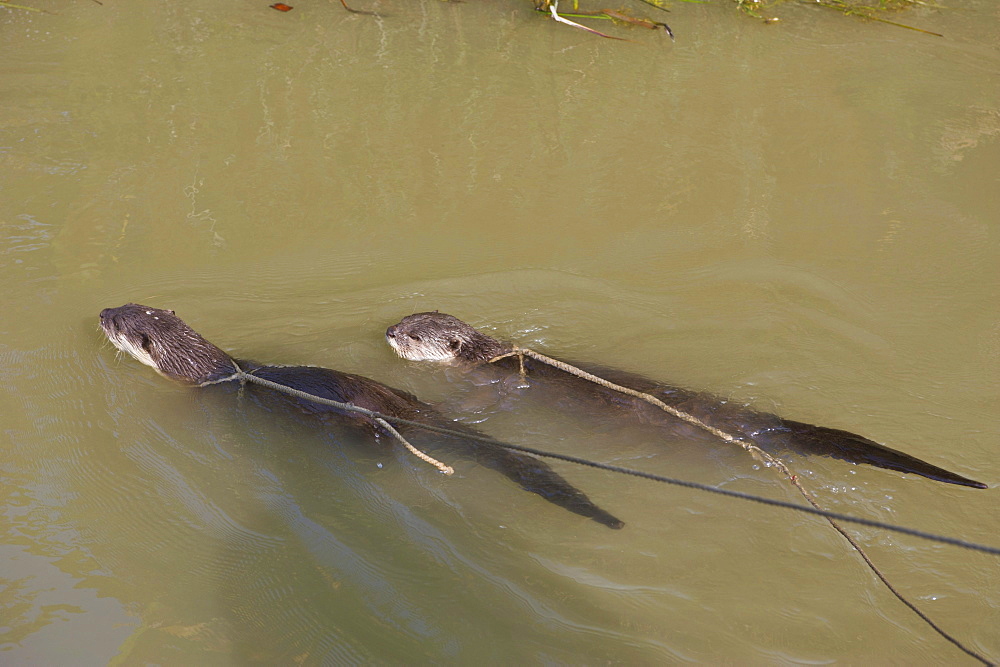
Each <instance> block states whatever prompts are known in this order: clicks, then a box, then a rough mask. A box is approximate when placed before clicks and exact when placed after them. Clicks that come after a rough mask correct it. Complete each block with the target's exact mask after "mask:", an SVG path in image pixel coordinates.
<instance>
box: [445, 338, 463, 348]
mask: <svg viewBox="0 0 1000 667" xmlns="http://www.w3.org/2000/svg"><path fill="white" fill-rule="evenodd" d="M461 344H462V341H460V340H459V339H457V338H452V339H451V340H450V341H448V347H450V348H451V349H453V350H457V349H458V346H459V345H461Z"/></svg>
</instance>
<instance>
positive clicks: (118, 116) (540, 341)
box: [0, 0, 1000, 665]
mask: <svg viewBox="0 0 1000 667" xmlns="http://www.w3.org/2000/svg"><path fill="white" fill-rule="evenodd" d="M31 4H34V5H36V6H42V5H41V4H40V3H31ZM354 4H357V5H359V6H360V3H359V2H355V3H354ZM528 5H529V3H528V2H519V1H514V0H505V1H497V2H478V3H474V2H467V3H460V4H455V3H444V2H439V1H438V0H410V1H409V2H389V1H388V0H383V1H381V2H380V3H379V4H378V8H379V9H380V10H383V11H385V12H386V13H387V14H388V15H387V16H385V17H383V18H381V19H373V18H371V17H363V16H354V15H350V14H347V13H346V12H344V11H343V10H342V9H341V8H340V6H339V3H335V2H331V3H313V4H311V5H297V6H296V7H295V9H294V10H293V11H291V12H289V13H287V14H282V13H279V12H276V11H273V10H271V9H268V8H267V3H266V2H262V3H260V4H259V5H252V4H247V3H235V2H228V3H227V2H213V3H201V4H198V5H195V4H191V3H116V2H108V1H107V0H105V2H104V4H97V3H94V2H79V3H74V4H69V5H67V4H59V5H51V7H52V8H53V9H54V10H57V11H58V14H55V15H46V14H37V13H28V12H24V11H9V10H4V9H0V12H2V13H0V63H2V65H0V68H2V71H3V75H2V76H0V169H2V172H0V173H2V178H0V225H2V227H0V229H2V241H0V243H2V245H0V287H2V289H3V292H4V294H5V296H4V301H3V304H4V308H3V318H2V320H0V322H2V324H0V332H2V338H0V360H2V364H0V372H2V374H3V375H2V377H3V381H4V384H5V385H6V387H7V391H6V392H4V393H3V394H2V396H3V398H0V401H2V403H0V411H2V413H3V415H4V417H3V423H4V427H3V437H2V440H0V443H2V445H0V446H2V454H3V455H2V457H0V494H2V508H3V518H2V520H0V531H2V532H0V558H2V559H3V562H4V563H5V566H4V568H3V569H2V571H0V662H3V663H4V664H24V665H27V664H50V665H55V664H73V665H81V664H105V663H108V662H110V661H114V660H118V661H120V662H121V663H122V664H144V663H156V664H243V663H250V662H257V663H265V664H290V663H297V662H298V663H304V664H336V663H351V662H381V663H403V662H408V663H409V662H444V663H456V664H457V663H463V664H471V663H475V662H480V663H482V662H487V663H506V664H514V663H534V664H537V663H603V662H619V663H627V664H654V663H656V664H661V663H664V662H683V661H693V662H736V663H756V664H764V663H774V662H784V663H792V662H843V663H870V662H873V661H878V662H899V663H908V664H912V663H932V662H933V663H949V664H952V663H955V664H957V663H959V661H961V660H963V659H964V657H963V655H962V654H961V653H960V652H959V651H958V650H957V649H955V648H954V647H953V646H951V645H950V644H948V643H947V642H945V641H944V640H942V639H941V638H940V637H939V636H937V635H935V634H934V633H933V632H931V631H930V630H929V629H928V628H927V626H925V625H924V624H922V623H921V622H920V621H919V620H918V619H917V618H916V617H915V616H914V615H913V614H912V613H911V612H910V611H908V610H907V609H905V608H904V607H903V606H902V605H901V604H900V603H898V602H897V601H896V600H895V599H894V598H892V596H891V595H890V594H889V593H888V592H887V591H886V590H885V588H884V587H883V586H882V585H881V584H880V583H879V582H878V581H877V580H876V579H875V578H874V576H873V575H872V574H871V573H870V572H869V571H868V570H867V569H866V568H865V567H864V566H863V564H862V563H861V561H860V560H859V558H858V557H857V556H856V555H855V554H853V553H852V552H851V551H850V549H849V547H848V546H847V545H846V543H845V542H844V541H843V539H842V538H840V537H839V536H838V535H837V534H836V533H834V532H833V531H832V530H831V529H830V528H829V526H828V525H826V524H825V523H823V522H821V521H819V520H816V519H813V518H809V517H805V516H799V515H794V514H790V513H787V512H782V511H778V510H771V509H765V508H760V507H756V506H750V505H747V504H745V503H739V502H736V501H732V500H727V499H724V498H717V497H714V496H705V495H703V494H697V493H695V492H692V491H686V490H683V489H677V488H671V487H664V486H659V485H656V484H653V483H650V482H646V481H642V480H636V479H630V478H622V477H619V476H613V475H610V474H606V473H602V472H599V471H596V470H590V469H583V468H574V467H570V466H568V465H563V464H557V466H558V468H559V470H560V471H561V472H563V473H564V474H565V475H566V476H567V477H568V478H570V479H571V480H572V481H573V482H574V483H576V484H577V485H578V486H580V487H581V488H583V489H585V490H586V491H587V492H588V493H589V494H590V495H591V497H593V498H594V499H595V500H597V501H598V502H599V503H600V504H602V505H603V506H605V507H607V508H608V509H610V510H613V511H614V513H615V514H617V515H618V516H621V517H622V518H623V519H625V521H626V522H627V523H628V526H627V527H626V528H625V529H624V530H622V531H615V532H612V531H609V530H607V529H605V528H603V527H601V526H599V525H597V524H595V523H592V522H588V521H585V520H582V519H577V518H576V517H575V516H572V515H569V514H567V513H565V512H563V511H561V510H559V509H558V508H555V507H553V506H551V505H549V504H547V503H545V502H544V501H543V500H541V499H539V498H537V497H536V496H532V495H529V494H526V493H524V492H522V491H520V490H518V489H517V488H515V487H514V486H513V485H511V484H509V483H508V482H507V481H506V480H504V479H502V478H501V477H500V476H498V475H496V474H494V473H491V472H490V471H488V470H482V469H478V468H475V467H472V466H469V465H464V466H460V470H459V474H458V475H456V476H455V477H454V478H444V477H442V476H440V475H439V474H437V473H435V472H434V471H433V470H432V469H430V468H429V467H426V466H425V465H423V464H421V463H419V462H417V461H415V460H414V459H413V458H412V457H409V456H408V455H405V454H402V453H396V452H390V453H386V452H384V451H380V450H377V449H373V448H371V447H370V446H369V445H368V443H365V442H356V441H340V440H338V439H336V438H334V437H333V436H330V435H328V434H324V433H321V432H319V431H318V430H317V429H315V428H313V426H311V425H310V424H308V423H305V422H301V421H295V420H291V421H289V422H278V423H276V422H275V420H274V419H273V416H271V415H268V414H261V413H258V412H255V411H254V410H253V409H252V405H248V404H247V403H246V402H241V401H239V400H237V399H236V398H235V397H234V396H232V395H227V394H221V393H213V392H206V391H198V390H194V389H187V388H183V387H180V386H178V385H175V384H172V383H170V382H168V381H167V380H164V379H162V378H160V377H159V376H157V375H155V373H153V372H152V371H151V370H150V369H149V368H146V367H143V366H140V365H139V364H138V363H135V362H133V361H131V360H126V359H117V358H116V355H115V353H114V350H113V349H112V348H111V347H110V346H109V345H107V344H106V343H105V342H104V339H103V336H102V335H101V334H100V333H99V332H98V330H97V314H98V313H99V312H100V310H101V309H102V308H104V307H108V306H117V305H120V304H122V303H125V302H127V301H137V302H140V303H147V304H150V305H155V306H159V307H165V308H173V309H176V310H177V312H178V314H179V315H181V316H182V317H184V318H185V319H186V320H187V321H188V322H189V323H190V324H191V325H192V326H193V327H194V328H195V329H197V330H198V331H200V332H201V333H203V334H204V335H205V336H206V337H208V338H209V339H210V340H212V341H214V342H216V343H217V344H219V345H221V346H222V347H223V348H225V349H227V350H229V351H232V352H233V353H234V354H239V355H243V356H249V357H253V358H256V359H259V360H262V361H270V362H275V363H286V364H293V363H307V364H317V365H325V366H329V367H334V368H338V369H341V370H347V371H352V372H361V373H364V374H366V375H369V376H371V377H374V378H376V379H379V380H381V381H384V382H387V383H389V384H392V385H394V386H400V387H404V388H406V389H408V390H411V391H414V392H416V393H418V394H420V395H421V396H422V397H425V398H426V399H428V400H437V401H442V402H444V404H445V405H447V406H450V409H451V410H452V411H453V412H454V413H455V414H456V415H458V414H459V413H461V416H463V417H464V418H466V419H467V420H471V421H480V422H482V423H481V424H480V426H481V428H482V429H483V430H485V431H487V432H489V433H490V434H492V435H495V436H499V437H502V438H506V439H508V440H511V441H514V442H518V443H522V444H528V445H534V446H539V447H543V448H550V449H554V450H558V451H563V452H568V453H575V454H578V455H581V456H585V457H590V458H594V459H597V460H601V461H606V462H611V463H616V464H619V465H627V466H631V467H637V468H641V469H644V470H649V471H651V472H657V473H661V474H667V475H671V476H676V477H681V478H685V479H691V480H696V481H701V482H706V483H711V484H718V485H722V486H724V487H725V488H729V489H734V490H741V491H748V492H753V493H760V494H763V495H767V496H770V497H777V498H783V499H788V500H792V501H799V500H800V498H799V496H798V495H797V494H796V493H795V492H794V490H792V489H790V488H789V486H788V484H787V483H785V482H784V481H783V480H782V479H781V478H780V477H779V476H778V475H777V474H776V473H774V472H773V471H771V470H767V469H759V466H756V465H755V462H754V461H752V460H750V459H749V458H748V457H747V456H746V455H745V454H744V453H743V452H741V451H732V449H731V448H728V447H726V446H724V445H721V444H720V445H718V446H715V447H711V448H700V447H690V446H688V447H683V446H680V447H679V446H676V444H675V445H670V444H668V443H664V442H660V441H658V439H657V438H656V437H655V436H652V435H650V433H649V432H648V431H644V430H643V429H641V428H639V427H630V426H628V425H623V424H620V423H616V422H609V421H607V420H604V421H602V420H601V419H600V417H599V416H597V417H596V418H588V419H584V418H583V416H581V415H579V414H576V415H574V414H573V413H572V411H570V412H568V413H565V414H563V415H559V414H555V413H553V411H552V410H550V409H549V408H547V407H545V406H534V407H533V406H531V405H530V404H526V403H525V402H524V401H521V402H519V403H518V410H517V411H512V410H510V409H508V407H507V406H505V405H500V406H497V405H493V404H490V403H489V402H488V401H480V402H479V403H477V402H476V399H477V398H479V397H480V396H479V394H478V393H477V391H476V390H470V389H469V388H468V386H467V385H466V384H465V383H464V382H463V381H462V378H461V377H460V376H457V375H454V374H448V373H443V372H442V371H441V370H440V369H435V368H428V367H423V366H419V365H416V364H407V363H403V362H401V361H399V360H397V359H396V358H395V357H394V356H393V354H392V353H391V351H390V350H389V348H388V346H386V345H385V343H384V342H383V339H382V332H383V331H384V329H385V327H386V326H387V325H389V324H392V323H393V322H395V321H397V320H398V319H399V318H400V317H402V316H403V315H406V314H408V313H411V312H414V311H417V310H428V309H435V308H438V309H441V310H444V311H446V312H451V313H453V314H455V315H458V316H459V317H462V318H463V319H466V320H468V321H470V322H472V323H473V324H475V325H477V326H480V327H482V328H484V329H487V330H490V331H492V332H495V333H496V334H497V335H500V336H502V337H505V338H509V339H513V340H516V341H518V342H521V343H524V344H528V345H530V346H532V347H535V348H536V349H539V350H542V351H547V352H550V353H553V354H557V355H562V356H567V357H572V358H576V359H588V360H591V361H595V362H602V363H605V364H609V365H615V366H619V367H622V368H627V369H631V370H636V371H640V372H642V373H644V374H646V375H649V376H651V377H655V378H659V379H662V380H665V381H671V382H674V383H677V384H681V385H685V386H689V387H695V388H699V389H707V390H711V391H714V392H716V393H719V394H723V395H727V396H731V397H733V398H734V399H737V400H742V401H750V402H752V403H754V404H755V405H758V406H760V407H762V408H764V409H768V410H773V411H777V412H780V413H782V414H784V415H787V416H789V417H793V418H797V419H801V420H804V421H810V422H816V423H822V424H826V425H830V426H835V427H840V428H846V429H850V430H853V431H857V432H860V433H864V434H866V435H868V436H870V437H873V438H875V439H878V440H880V441H883V442H885V443H887V444H889V445H890V446H893V447H896V448H899V449H903V450H905V451H907V452H910V453H912V454H915V455H917V456H920V457H922V458H925V459H928V460H931V461H933V462H935V463H938V464H940V465H942V466H944V467H946V468H949V469H952V470H955V471H957V472H960V473H962V474H966V475H968V476H971V477H974V478H976V479H979V480H982V481H984V482H987V483H988V484H990V486H991V487H994V488H991V489H989V490H986V491H975V490H970V489H964V488H957V487H952V486H948V485H944V484H938V483H933V482H929V481H927V480H924V479H920V478H916V477H912V476H910V477H904V476H902V475H899V474H896V473H893V472H888V471H882V470H874V469H866V468H860V467H852V466H849V465H847V464H843V463H839V462H836V461H827V460H808V459H795V460H793V461H792V465H793V467H794V469H795V470H796V472H798V473H799V474H800V475H802V476H803V479H804V480H805V482H806V484H807V485H808V486H809V488H810V489H812V490H813V491H814V492H815V493H816V495H817V496H818V497H819V499H820V501H821V502H822V503H823V504H824V505H825V506H828V507H830V508H831V509H834V510H837V511H842V512H848V513H852V514H856V515H860V516H864V517H870V518H876V519H881V520H885V521H891V522H896V523H902V524H906V525H910V526H914V527H918V528H922V529H924V530H929V531H935V532H942V533H946V534H949V535H953V536H960V537H965V538H968V539H971V540H975V541H979V542H987V543H992V544H996V543H997V537H996V536H997V534H998V532H1000V531H998V529H1000V518H998V517H1000V515H998V513H997V511H996V508H997V502H996V498H997V492H996V488H995V487H996V486H997V485H1000V463H998V457H997V451H998V449H997V442H998V420H997V414H998V407H1000V391H998V385H997V380H996V379H997V377H998V372H1000V313H998V309H997V305H996V304H997V294H998V288H1000V269H998V268H997V267H998V265H1000V241H998V235H1000V224H998V211H1000V197H998V193H1000V183H998V173H1000V172H998V166H1000V46H998V45H1000V42H998V40H997V34H998V30H1000V10H998V8H997V5H996V4H995V3H993V2H992V1H989V0H982V1H980V2H975V1H967V2H960V3H958V4H957V5H956V6H954V7H953V8H951V9H948V10H942V11H932V10H929V9H921V10H919V11H914V12H908V13H906V14H905V15H903V16H900V17H899V18H901V19H903V20H905V21H907V22H909V23H912V24H915V25H919V26H921V27H924V28H928V29H931V30H935V31H937V32H942V33H944V35H945V37H944V38H932V37H929V36H925V35H921V34H918V33H914V32H910V31H906V30H902V29H898V28H892V27H888V26H884V25H877V24H869V23H863V22H859V21H856V20H852V19H846V18H843V17H840V16H838V15H836V14H834V13H832V12H830V13H824V12H822V11H821V10H819V9H816V10H813V9H811V8H804V7H800V8H797V9H796V8H794V7H792V8H788V9H786V10H784V12H783V16H784V17H785V20H784V21H783V22H782V23H780V24H778V25H763V24H762V23H759V22H756V21H753V20H750V19H746V18H743V17H740V16H738V15H737V14H735V13H734V12H733V11H732V10H731V8H729V7H726V6H722V5H718V4H716V5H695V4H684V3H677V4H675V5H674V6H673V8H672V10H673V11H672V12H671V13H670V14H669V15H668V16H667V19H668V22H669V23H670V24H671V27H672V28H673V29H674V31H675V33H676V34H677V42H676V43H675V44H670V43H669V41H667V40H665V38H664V37H663V36H662V35H660V34H655V33H651V32H646V31H638V30H636V31H634V32H625V31H623V30H622V29H619V33H618V34H623V35H626V36H629V37H630V38H632V39H634V40H635V43H622V42H611V41H608V40H600V39H598V38H596V37H593V36H590V35H586V34H584V33H582V32H578V31H573V30H571V29H569V28H564V27H560V26H556V25H554V24H553V23H552V22H550V21H547V20H543V19H542V18H540V17H537V16H534V15H532V14H531V13H530V12H529V11H528ZM46 6H50V5H46ZM634 9H635V11H636V12H649V11H652V10H648V9H643V7H642V6H640V5H636V6H635V7H634ZM607 29H609V30H613V29H615V28H613V27H608V28H607ZM591 417H593V416H591ZM852 532H854V533H855V534H857V535H858V536H859V538H860V540H861V541H862V543H863V544H864V545H865V547H866V548H868V549H869V550H870V553H871V555H872V557H873V559H874V560H875V561H876V562H877V563H878V564H879V565H880V566H881V567H883V569H884V570H885V572H886V574H887V576H888V577H890V579H891V580H892V581H893V582H894V583H895V585H896V586H897V587H898V588H899V589H900V590H901V591H903V592H904V593H905V594H906V595H908V596H909V597H910V598H911V599H913V600H914V601H915V602H916V603H917V604H918V605H919V606H920V607H921V608H922V609H924V610H925V611H926V612H927V613H929V614H930V615H931V616H932V617H933V618H934V619H935V620H936V621H937V622H938V623H939V624H940V625H941V626H943V627H944V628H945V629H946V630H948V631H950V632H952V633H954V634H955V635H956V636H957V637H958V638H959V639H961V640H962V641H964V642H966V643H967V644H968V645H969V646H970V647H971V648H973V649H974V650H977V651H979V652H981V653H983V654H986V655H987V656H990V657H991V658H992V659H994V660H997V659H1000V632H998V631H997V628H998V627H1000V585H998V583H997V582H998V581H1000V576H998V575H1000V564H998V561H997V559H996V558H992V557H989V556H985V555H981V554H976V553H972V552H969V551H963V550H959V549H955V548H951V547H945V546H938V545H933V544H930V543H927V542H922V541H918V540H916V539H912V538H905V537H901V536H897V535H887V534H884V533H881V532H879V531H875V530H869V529H856V530H853V531H852Z"/></svg>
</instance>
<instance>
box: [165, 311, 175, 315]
mask: <svg viewBox="0 0 1000 667" xmlns="http://www.w3.org/2000/svg"><path fill="white" fill-rule="evenodd" d="M167 312H168V313H170V314H171V315H176V314H177V313H175V312H174V311H172V310H168V311H167Z"/></svg>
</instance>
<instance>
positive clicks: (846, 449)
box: [781, 419, 986, 489]
mask: <svg viewBox="0 0 1000 667" xmlns="http://www.w3.org/2000/svg"><path fill="white" fill-rule="evenodd" d="M781 425H782V426H783V427H784V428H787V429H788V431H789V432H790V436H791V438H790V439H791V443H792V446H793V447H795V449H797V450H799V451H802V452H805V453H809V454H820V455H822V456H832V457H833V458H837V459H842V460H844V461H850V462H851V463H867V464H868V465H872V466H876V467H879V468H888V469H889V470H898V471H899V472H908V473H913V474H914V475H922V476H924V477H928V478H930V479H935V480H937V481H939V482H948V483H949V484H960V485H962V486H971V487H973V488H976V489H985V488H986V485H985V484H983V483H982V482H977V481H975V480H971V479H969V478H967V477H962V476H961V475H958V474H956V473H953V472H950V471H948V470H945V469H944V468H939V467H937V466H936V465H932V464H930V463H927V462H926V461H921V460H920V459H918V458H917V457H915V456H910V455H909V454H904V453H903V452H899V451H896V450H895V449H890V448H889V447H886V446H885V445H880V444H878V443H877V442H874V441H872V440H869V439H868V438H863V437H861V436H860V435H857V434H855V433H850V432H849V431H841V430H840V429H836V428H826V427H825V426H813V425H812V424H804V423H802V422H797V421H792V420H790V419H782V420H781Z"/></svg>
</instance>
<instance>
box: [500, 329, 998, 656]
mask: <svg viewBox="0 0 1000 667" xmlns="http://www.w3.org/2000/svg"><path fill="white" fill-rule="evenodd" d="M511 356H517V358H518V362H519V363H520V373H521V378H522V380H523V379H524V378H525V370H524V357H526V356H527V357H531V358H532V359H536V360H538V361H541V362H543V363H546V364H549V365H550V366H553V367H555V368H558V369H559V370H561V371H564V372H566V373H569V374H570V375H575V376H577V377H579V378H582V379H584V380H588V381H590V382H593V383H595V384H598V385H600V386H602V387H606V388H608V389H611V390H613V391H617V392H619V393H622V394H626V395H628V396H633V397H635V398H638V399H641V400H643V401H645V402H646V403H650V404H651V405H655V406H656V407H658V408H660V409H661V410H663V411H664V412H667V413H669V414H671V415H673V416H674V417H677V418H678V419H680V420H682V421H685V422H687V423H688V424H692V425H694V426H697V427H698V428H700V429H703V430H705V431H708V432H709V433H711V434H712V435H714V436H716V437H717V438H720V439H722V440H724V441H726V442H728V443H732V444H736V445H739V446H740V447H742V448H743V449H745V450H746V451H747V452H749V453H750V454H751V455H752V456H754V457H755V458H758V459H761V460H762V461H764V462H765V464H767V465H769V466H774V467H776V468H777V469H778V470H780V471H781V473H782V474H783V475H785V477H786V478H788V481H789V482H791V483H792V485H793V486H795V488H796V489H798V490H799V493H801V494H802V497H803V498H805V499H806V501H807V502H808V503H809V504H810V505H812V506H813V508H814V509H815V510H817V511H818V512H821V513H822V516H823V518H825V519H826V520H827V522H828V523H829V524H830V525H831V526H832V527H833V529H834V530H836V531H837V532H838V533H840V534H841V536H842V537H843V538H844V539H845V540H847V542H848V543H849V544H850V545H851V546H852V547H854V550H855V551H857V552H858V555H859V556H861V558H862V560H864V562H865V564H866V565H867V566H868V569H870V570H871V571H872V572H873V573H874V574H875V576H876V577H878V578H879V580H881V582H882V583H883V584H885V587H886V588H888V589H889V592H890V593H892V594H893V595H894V596H896V599H897V600H899V601H900V602H902V603H903V604H904V605H906V606H907V607H908V608H909V609H910V611H912V612H913V613H914V614H916V615H917V616H918V617H919V618H920V620H922V621H923V622H924V623H926V624H927V625H929V626H930V627H931V628H932V629H933V630H934V631H935V632H937V633H938V634H939V635H940V636H941V637H943V638H944V639H946V640H948V641H949V642H951V643H952V644H954V645H955V646H956V647H957V648H959V649H960V650H962V651H963V652H965V653H966V654H968V655H969V656H971V657H973V658H975V659H976V660H978V661H980V662H982V663H983V664H985V665H989V664H992V663H991V662H989V661H988V660H987V659H986V658H984V657H983V656H981V655H979V654H978V653H976V652H975V651H973V650H972V649H969V648H967V647H966V646H965V645H963V644H962V643H961V642H960V641H959V640H958V639H956V638H955V637H953V636H951V635H950V634H948V633H947V632H946V631H945V630H944V629H942V628H941V627H940V626H938V625H937V624H936V623H934V621H932V620H931V619H930V618H929V617H928V616H927V615H926V614H925V613H924V612H922V611H921V610H920V609H918V608H917V607H916V606H915V605H914V604H913V603H912V602H910V601H909V600H908V599H906V597H904V596H903V594H902V593H900V592H899V591H898V590H896V587H895V586H893V585H892V584H891V583H889V580H888V579H887V578H886V576H885V574H883V573H882V571H881V570H880V569H879V568H878V566H877V565H875V563H874V562H873V561H872V559H871V558H870V557H869V556H868V554H867V553H865V550H864V549H862V548H861V545H860V544H858V542H857V541H856V540H855V539H854V538H853V537H851V536H850V535H849V534H848V532H847V531H846V530H844V527H843V526H841V525H840V524H839V523H837V522H836V521H835V520H834V517H833V516H832V514H830V513H827V512H826V510H824V509H823V508H822V507H821V506H820V504H819V503H818V502H817V501H816V498H815V497H814V496H813V495H812V494H811V493H809V492H808V491H807V490H806V488H805V487H804V486H802V482H801V481H800V480H799V477H798V475H795V474H794V473H792V471H791V470H789V469H788V466H787V465H785V462H784V461H782V460H780V459H778V458H776V457H774V456H771V455H770V454H769V453H767V452H765V451H764V450H762V449H761V448H760V447H758V446H757V445H755V444H753V443H751V442H747V441H746V440H742V439H740V438H736V437H733V436H732V435H730V434H729V433H726V432H725V431H721V430H719V429H717V428H715V427H714V426H711V425H709V424H706V423H705V422H703V421H701V420H700V419H698V418H697V417H695V416H694V415H691V414H688V413H687V412H682V411H680V410H678V409H676V408H674V407H671V406H669V405H667V404H666V403H664V402H663V401H661V400H660V399H658V398H656V397H655V396H652V395H650V394H647V393H645V392H641V391H636V390H635V389H630V388H629V387H624V386H622V385H619V384H615V383H614V382H610V381H609V380H605V379H604V378H602V377H598V376H596V375H593V374H591V373H588V372H586V371H584V370H583V369H581V368H577V367H576V366H573V365H572V364H567V363H566V362H564V361H559V360H558V359H553V358H552V357H548V356H546V355H544V354H541V353H539V352H535V351H534V350H529V349H527V348H522V347H518V346H517V345H514V346H513V347H512V349H511V351H510V352H507V353H506V354H501V355H499V356H496V357H494V358H492V359H490V360H489V363H494V362H496V361H499V360H500V359H505V358H506V357H511ZM800 507H801V506H800ZM803 509H804V508H803Z"/></svg>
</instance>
